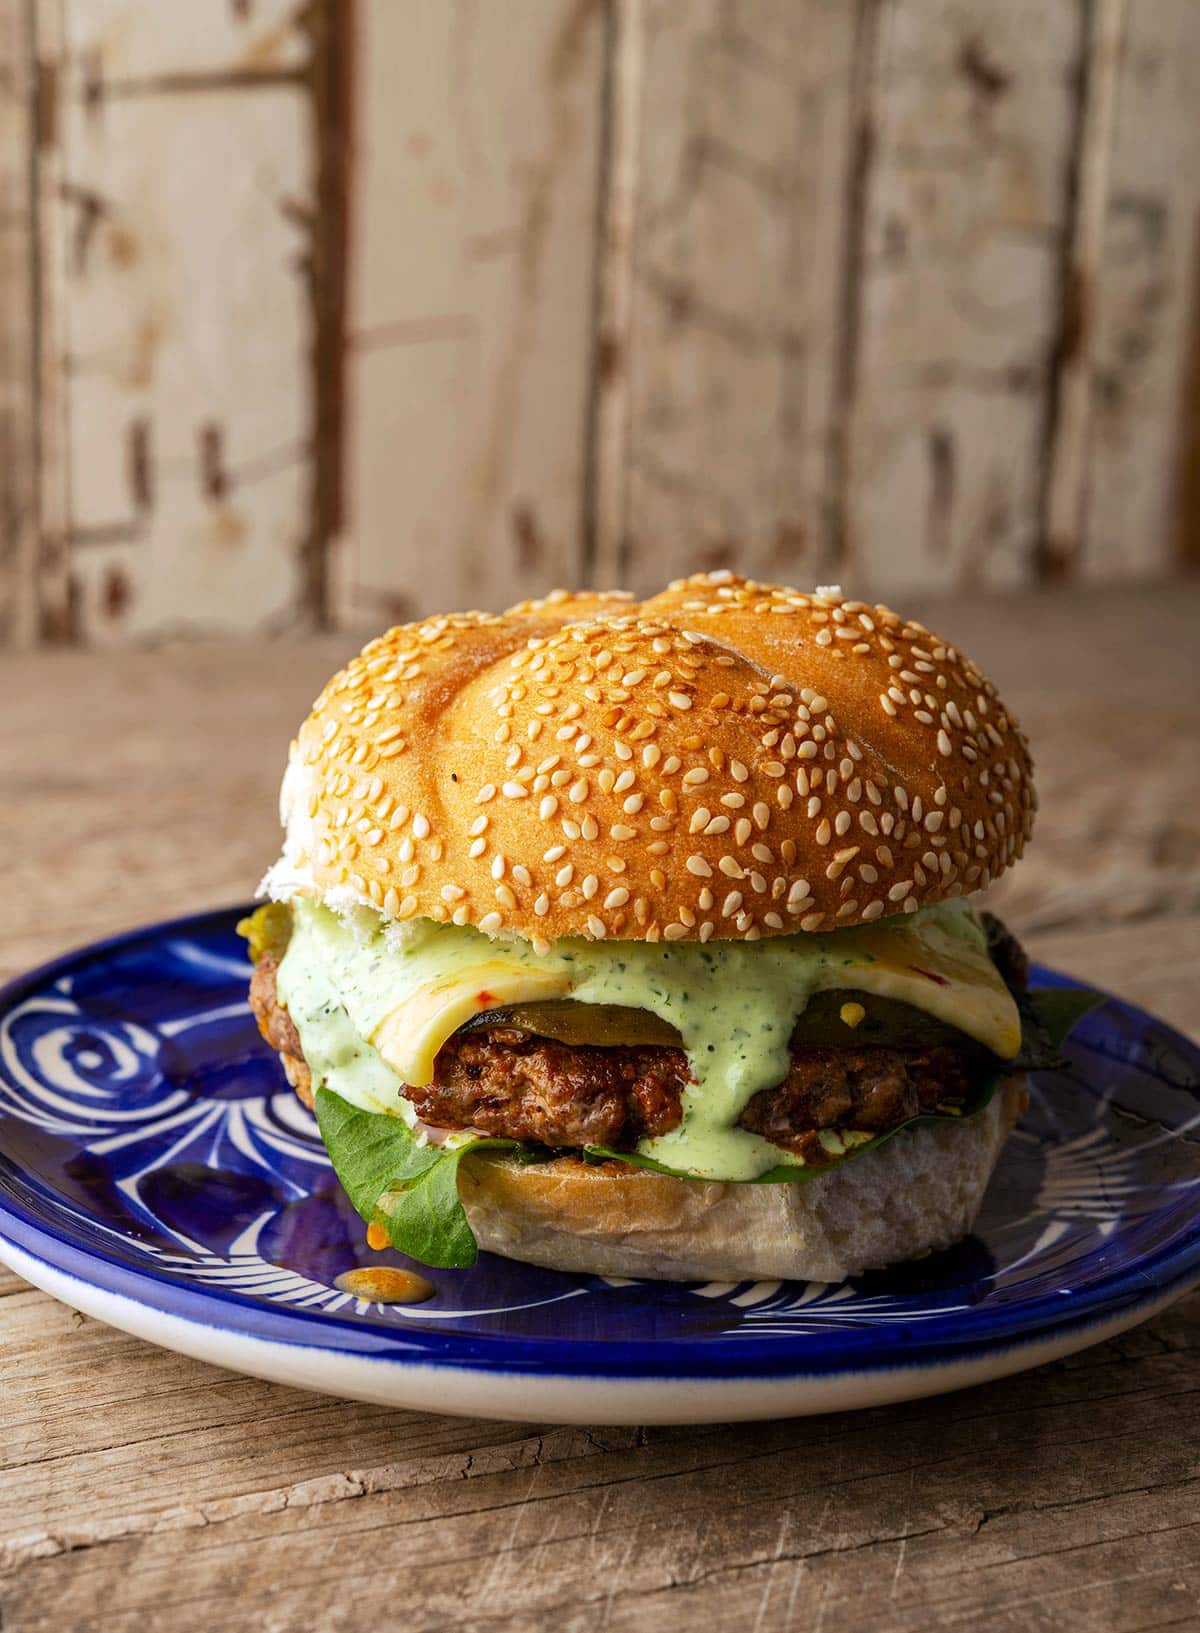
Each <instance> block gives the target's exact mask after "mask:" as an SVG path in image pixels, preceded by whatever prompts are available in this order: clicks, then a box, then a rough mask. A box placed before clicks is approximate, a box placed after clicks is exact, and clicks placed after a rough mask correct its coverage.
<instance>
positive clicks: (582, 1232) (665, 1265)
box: [459, 1076, 1027, 1282]
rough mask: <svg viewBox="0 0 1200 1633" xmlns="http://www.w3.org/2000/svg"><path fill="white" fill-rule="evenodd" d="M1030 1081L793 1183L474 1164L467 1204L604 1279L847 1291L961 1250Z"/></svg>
mask: <svg viewBox="0 0 1200 1633" xmlns="http://www.w3.org/2000/svg"><path fill="white" fill-rule="evenodd" d="M1023 1083H1024V1078H1023V1076H1013V1077H1010V1078H1008V1079H1006V1081H1005V1082H1004V1083H1003V1084H1002V1085H1001V1086H1000V1087H999V1088H998V1089H997V1091H996V1093H995V1094H994V1095H993V1097H992V1099H991V1100H990V1101H989V1103H988V1105H987V1106H986V1107H985V1108H984V1109H983V1110H982V1111H981V1112H979V1113H977V1114H976V1115H975V1116H974V1117H969V1118H967V1119H966V1120H965V1121H964V1122H961V1123H926V1124H922V1125H920V1126H918V1127H916V1128H911V1129H904V1130H902V1131H901V1132H900V1133H899V1134H897V1135H896V1137H895V1138H894V1139H891V1140H889V1141H887V1143H886V1144H885V1145H882V1146H881V1147H880V1148H879V1150H878V1151H872V1152H870V1153H868V1154H867V1155H866V1156H865V1157H862V1158H860V1159H858V1160H855V1161H850V1162H846V1163H840V1164H838V1165H837V1166H836V1167H835V1168H833V1169H832V1170H831V1171H830V1172H829V1173H828V1174H821V1175H817V1176H816V1177H814V1178H812V1179H806V1180H802V1181H800V1182H799V1183H797V1184H794V1185H779V1184H770V1185H726V1184H716V1183H711V1182H707V1181H702V1180H687V1179H673V1178H671V1177H670V1176H669V1175H666V1174H655V1173H649V1172H647V1171H646V1170H644V1169H638V1168H630V1167H627V1166H624V1165H620V1164H616V1163H608V1164H605V1165H603V1166H599V1167H597V1166H594V1165H592V1164H590V1163H586V1162H582V1161H579V1160H578V1159H577V1158H574V1157H559V1158H557V1159H555V1160H554V1161H552V1162H545V1163H530V1164H526V1165H521V1164H519V1163H515V1162H512V1161H510V1160H507V1159H505V1158H503V1157H498V1156H496V1155H493V1154H488V1155H484V1154H483V1153H480V1154H478V1155H475V1156H471V1157H468V1158H466V1159H465V1160H464V1162H463V1164H462V1167H461V1169H460V1171H459V1195H460V1197H461V1199H462V1203H463V1206H464V1208H465V1209H466V1213H467V1218H468V1219H469V1221H470V1224H471V1228H472V1230H473V1231H474V1232H475V1235H476V1238H477V1239H478V1242H479V1245H480V1247H482V1248H487V1249H489V1250H490V1251H491V1252H493V1253H502V1254H504V1255H505V1256H506V1257H507V1258H510V1259H524V1260H525V1261H527V1262H528V1263H530V1264H540V1265H546V1266H548V1267H549V1268H551V1269H554V1270H574V1271H579V1272H582V1273H585V1274H591V1275H601V1276H650V1277H655V1278H658V1279H665V1280H669V1279H673V1278H674V1279H679V1280H684V1281H691V1280H694V1279H704V1280H714V1281H744V1280H749V1279H757V1278H759V1277H770V1278H772V1279H773V1278H776V1277H778V1278H780V1279H786V1280H796V1281H829V1282H835V1281H842V1280H843V1279H844V1278H845V1277H846V1276H857V1275H860V1274H861V1273H862V1272H863V1271H864V1270H873V1269H880V1268H882V1267H883V1266H885V1265H889V1264H899V1263H901V1262H903V1261H904V1260H905V1259H914V1258H918V1257H919V1256H920V1255H921V1254H923V1253H928V1252H930V1251H933V1250H935V1249H937V1248H944V1247H950V1246H951V1245H952V1244H953V1243H954V1242H957V1241H959V1240H961V1238H962V1237H963V1236H964V1235H966V1233H967V1232H968V1231H969V1230H970V1229H971V1227H972V1225H973V1224H974V1223H975V1219H976V1216H977V1215H978V1213H979V1208H980V1204H981V1203H982V1201H983V1193H984V1192H985V1190H986V1189H987V1184H988V1180H989V1179H990V1178H991V1175H992V1171H993V1169H994V1168H995V1166H996V1163H997V1161H998V1160H999V1156H1000V1152H1001V1149H1002V1148H1003V1145H1004V1142H1005V1140H1006V1139H1007V1138H1008V1134H1009V1131H1010V1129H1011V1128H1012V1126H1013V1124H1014V1123H1015V1122H1016V1120H1017V1118H1018V1117H1019V1116H1020V1114H1021V1112H1022V1110H1023V1109H1024V1106H1025V1104H1026V1102H1027V1096H1026V1094H1025V1091H1024V1088H1023Z"/></svg>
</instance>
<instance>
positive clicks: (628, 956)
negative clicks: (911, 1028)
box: [279, 900, 1020, 1180]
mask: <svg viewBox="0 0 1200 1633" xmlns="http://www.w3.org/2000/svg"><path fill="white" fill-rule="evenodd" d="M293 905H294V908H295V915H296V916H295V930H294V933H293V936H292V941H291V945H290V946H289V949H288V952H287V955H286V957H285V958H284V961H283V964H282V966H281V968H280V972H279V990H280V997H281V999H282V1001H283V1002H284V1003H285V1004H286V1005H287V1007H288V1009H289V1010H290V1012H291V1014H292V1018H293V1020H294V1021H295V1023H296V1026H297V1028H298V1030H299V1032H300V1037H301V1040H302V1042H303V1044H304V1052H305V1055H306V1057H307V1059H308V1061H309V1064H310V1066H311V1067H312V1070H313V1074H314V1078H318V1079H321V1080H322V1081H324V1082H325V1083H326V1084H327V1085H328V1086H329V1087H330V1088H331V1089H334V1090H335V1091H336V1092H337V1093H339V1094H341V1095H343V1097H344V1098H346V1099H348V1100H352V1101H354V1103H356V1104H358V1105H362V1106H365V1107H366V1108H367V1109H370V1110H387V1111H392V1112H396V1111H399V1112H400V1113H401V1114H402V1115H405V1116H407V1117H408V1119H409V1121H411V1120H412V1113H411V1109H410V1108H409V1106H408V1102H407V1101H406V1100H404V1099H402V1098H399V1097H398V1091H397V1083H398V1079H399V1081H401V1082H408V1083H413V1084H421V1083H426V1082H428V1081H429V1079H430V1076H431V1074H432V1070H433V1059H434V1057H435V1056H436V1053H437V1050H438V1048H440V1046H441V1044H442V1042H444V1041H445V1038H446V1037H447V1036H449V1034H450V1033H451V1032H453V1031H454V1030H456V1029H457V1027H458V1026H460V1025H461V1024H462V1023H463V1021H465V1020H467V1019H469V1018H470V1017H471V1016H472V1015H475V1014H478V1013H480V1012H481V1011H482V1010H486V1009H489V1008H495V1007H497V1006H498V1005H499V1004H501V1003H511V1002H521V1001H526V1000H529V999H532V998H542V997H549V996H555V995H565V994H568V993H569V995H570V996H571V997H572V998H574V999H576V1000H578V1001H580V1002H583V1003H606V1004H627V1005H630V1006H633V1007H636V1008H642V1009H648V1010H651V1011H653V1012H654V1013H655V1014H656V1015H660V1016H661V1017H662V1018H663V1019H664V1020H666V1021H669V1022H670V1023H671V1024H672V1025H674V1026H675V1027H677V1028H678V1030H679V1033H680V1035H681V1037H682V1039H683V1044H684V1048H685V1049H686V1051H687V1055H688V1062H689V1065H690V1068H691V1072H692V1075H693V1077H694V1078H695V1079H696V1082H695V1084H694V1085H693V1086H692V1087H691V1088H690V1089H688V1090H687V1091H686V1092H685V1094H684V1098H683V1121H682V1122H681V1124H680V1126H679V1128H677V1129H675V1130H674V1131H673V1132H672V1133H670V1134H666V1135H663V1136H662V1137H660V1138H659V1139H655V1140H643V1141H642V1142H641V1144H640V1145H639V1146H638V1150H639V1151H640V1152H642V1153H643V1154H644V1155H646V1156H650V1157H654V1158H656V1159H658V1160H659V1161H661V1162H664V1163H666V1164H668V1165H669V1166H670V1167H672V1168H680V1169H685V1170H687V1171H688V1172H689V1173H693V1174H695V1175H696V1176H697V1177H698V1178H710V1179H742V1180H745V1179H754V1178H756V1177H757V1176H758V1175H759V1174H762V1173H765V1172H766V1171H767V1170H768V1169H769V1168H773V1167H777V1166H779V1164H780V1163H781V1162H786V1161H788V1160H789V1159H788V1157H787V1155H786V1154H785V1153H783V1152H781V1151H780V1149H779V1147H778V1146H774V1145H772V1144H770V1142H769V1141H766V1140H764V1139H762V1138H761V1137H760V1136H758V1135H756V1134H751V1133H749V1132H747V1131H746V1130H744V1129H739V1128H736V1127H735V1126H734V1125H735V1124H736V1122H737V1119H738V1117H739V1115H740V1114H741V1112H742V1110H743V1109H744V1107H745V1105H746V1103H747V1101H748V1100H749V1099H750V1098H751V1096H752V1095H754V1094H755V1093H757V1091H758V1090H759V1089H764V1088H770V1087H771V1086H772V1085H773V1084H775V1083H778V1082H779V1081H780V1080H781V1079H782V1078H783V1077H784V1075H785V1074H786V1072H787V1067H788V1039H789V1037H790V1036H791V1032H792V1027H793V1024H794V1022H795V1018H796V1016H797V1014H799V1012H800V1011H801V1010H802V1009H803V1008H804V1006H805V1004H806V1003H807V1001H808V997H809V995H810V994H811V993H813V992H816V991H818V990H820V989H823V988H836V987H856V988H859V989H863V990H866V991H871V992H875V993H877V994H879V995H881V996H886V997H895V998H899V999H901V1000H902V1001H903V1002H907V1003H915V1004H916V1005H917V1007H920V1008H922V1009H925V1010H927V1011H928V1012H929V1013H931V1014H934V1015H937V1016H939V1017H940V1018H941V1019H943V1020H946V1021H948V1022H950V1024H952V1025H955V1026H958V1027H960V1028H961V1029H962V1030H963V1031H966V1032H968V1033H970V1034H971V1035H973V1036H976V1037H978V1038H979V1039H980V1041H981V1042H984V1043H986V1044H987V1045H988V1046H989V1047H990V1048H992V1049H994V1050H995V1051H996V1053H998V1054H1003V1055H1006V1056H1011V1055H1012V1054H1015V1052H1016V1049H1017V1047H1018V1045H1019V1041H1020V1026H1019V1020H1018V1018H1017V1013H1016V1007H1015V1005H1014V1004H1013V1001H1012V998H1011V997H1010V995H1009V994H1008V992H1007V990H1006V989H1005V987H1004V985H1003V983H1002V982H1001V980H1000V978H999V975H998V974H997V972H996V970H995V968H994V966H993V965H992V963H991V960H990V959H989V957H988V955H987V948H986V942H985V938H984V935H983V931H982V928H981V927H980V925H979V923H978V920H977V919H976V918H975V916H974V914H973V912H972V911H971V908H970V906H969V904H968V903H966V902H963V901H953V902H945V903H942V904H940V905H939V906H937V907H933V908H927V909H924V910H923V911H922V912H919V913H914V914H911V915H906V916H905V917H903V918H901V919H896V920H889V921H885V922H884V923H882V924H878V925H870V926H862V927H858V928H854V929H848V930H839V931H836V932H834V933H833V934H829V935H804V934H801V935H793V936H774V937H770V938H768V939H765V940H761V941H755V942H747V941H720V942H707V943H700V942H636V941H611V942H605V941H595V942H593V941H582V940H580V941H575V940H568V941H560V942H557V943H555V945H554V947H553V948H552V949H551V951H550V952H549V953H548V954H546V955H545V956H543V957H539V956H538V955H537V954H536V953H535V952H534V951H533V948H532V947H531V946H530V945H529V943H527V942H524V941H519V940H515V939H514V940H511V941H495V940H492V939H491V938H490V937H488V936H485V935H483V934H482V933H481V932H480V931H477V930H473V929H470V928H456V927H453V926H449V925H440V924H435V923H433V922H432V921H430V920H425V921H417V922H416V926H415V928H414V929H412V930H411V932H407V933H406V934H405V936H404V937H403V938H402V939H399V940H397V939H396V938H391V939H389V938H388V937H387V935H385V933H384V930H383V927H382V925H381V924H380V923H379V922H372V921H371V920H370V919H366V920H364V919H363V917H362V915H358V916H356V920H355V923H354V924H352V925H348V924H347V923H346V922H345V921H343V920H342V919H340V918H338V917H337V916H336V915H335V914H333V913H331V912H329V911H328V910H327V909H325V908H323V907H318V906H314V905H313V904H311V903H309V902H307V901H304V900H298V901H297V902H295V903H294V904H293ZM364 1039H370V1040H372V1041H371V1042H370V1043H367V1042H364V1041H363V1040H364ZM374 1044H378V1045H379V1046H380V1048H382V1050H383V1052H384V1054H386V1055H387V1056H388V1059H390V1060H391V1061H392V1064H393V1066H395V1067H397V1070H395V1071H394V1070H393V1069H392V1066H389V1065H388V1064H387V1063H386V1061H385V1060H384V1058H383V1057H382V1055H381V1054H380V1053H379V1051H378V1049H376V1048H375V1047H373V1045H374Z"/></svg>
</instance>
